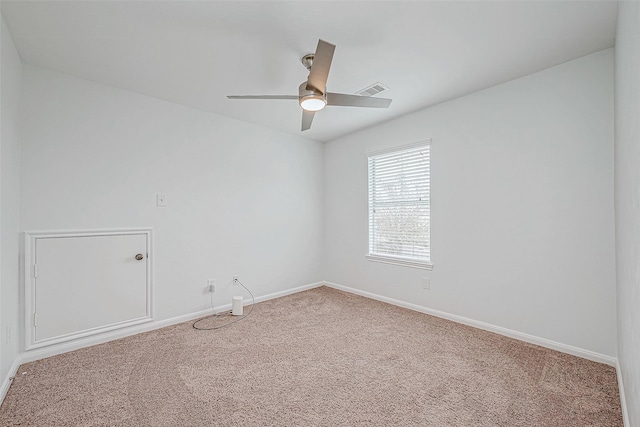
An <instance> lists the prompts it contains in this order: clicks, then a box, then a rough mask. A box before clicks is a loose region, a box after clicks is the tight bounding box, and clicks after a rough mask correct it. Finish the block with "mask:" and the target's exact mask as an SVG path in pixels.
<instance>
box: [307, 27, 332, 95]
mask: <svg viewBox="0 0 640 427" xmlns="http://www.w3.org/2000/svg"><path fill="white" fill-rule="evenodd" d="M335 50H336V46H335V45H332V44H331V43H327V42H326V41H324V40H318V47H317V48H316V53H315V55H314V57H313V64H312V65H311V72H310V73H309V79H308V80H307V90H313V89H316V90H318V91H320V92H321V93H324V92H325V90H326V89H327V78H328V77H329V68H331V61H332V60H333V52H334V51H335Z"/></svg>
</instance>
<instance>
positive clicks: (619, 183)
mask: <svg viewBox="0 0 640 427" xmlns="http://www.w3.org/2000/svg"><path fill="white" fill-rule="evenodd" d="M615 53H616V75H615V77H616V90H615V94H616V126H615V129H616V142H615V211H616V261H617V282H618V293H617V295H618V361H619V363H620V367H621V373H622V379H623V381H622V382H623V384H624V393H625V397H626V399H625V400H626V404H627V412H628V415H629V421H630V424H629V425H630V426H640V363H639V362H638V361H639V360H640V173H639V171H640V125H639V122H638V118H639V117H640V81H639V80H638V76H640V3H637V2H620V4H619V9H618V33H617V39H616V48H615Z"/></svg>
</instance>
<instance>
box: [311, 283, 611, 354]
mask: <svg viewBox="0 0 640 427" xmlns="http://www.w3.org/2000/svg"><path fill="white" fill-rule="evenodd" d="M324 285H325V286H328V287H330V288H334V289H338V290H341V291H345V292H349V293H352V294H356V295H360V296H363V297H367V298H371V299H375V300H378V301H382V302H386V303H389V304H393V305H397V306H399V307H403V308H408V309H410V310H414V311H418V312H420V313H425V314H429V315H431V316H436V317H440V318H442V319H447V320H451V321H453V322H456V323H462V324H464V325H468V326H472V327H474V328H478V329H483V330H485V331H489V332H494V333H496V334H499V335H504V336H506V337H509V338H515V339H517V340H520V341H524V342H528V343H530V344H535V345H539V346H541V347H545V348H550V349H552V350H557V351H560V352H562V353H568V354H571V355H573V356H578V357H582V358H584V359H589V360H593V361H594V362H599V363H604V364H606V365H609V366H616V363H617V361H618V359H616V358H615V357H611V356H607V355H604V354H600V353H596V352H594V351H590V350H585V349H581V348H578V347H574V346H570V345H567V344H562V343H559V342H556V341H551V340H548V339H546V338H540V337H536V336H534V335H529V334H525V333H523V332H518V331H514V330H511V329H507V328H503V327H501V326H496V325H492V324H490V323H484V322H480V321H477V320H473V319H468V318H466V317H462V316H458V315H455V314H450V313H446V312H444V311H439V310H434V309H431V308H427V307H423V306H421V305H417V304H412V303H408V302H404V301H400V300H396V299H393V298H389V297H385V296H382V295H377V294H374V293H371V292H367V291H362V290H360V289H355V288H350V287H348V286H343V285H338V284H337V283H331V282H324Z"/></svg>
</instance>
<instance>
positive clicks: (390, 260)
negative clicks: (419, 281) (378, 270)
mask: <svg viewBox="0 0 640 427" xmlns="http://www.w3.org/2000/svg"><path fill="white" fill-rule="evenodd" d="M366 258H367V259H368V260H369V261H374V262H382V263H385V264H395V265H402V266H405V267H412V268H420V269H422V270H433V264H430V263H428V262H425V261H416V260H412V259H408V258H397V257H392V256H386V255H377V254H369V255H366Z"/></svg>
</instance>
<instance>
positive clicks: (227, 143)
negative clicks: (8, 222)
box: [21, 64, 323, 320]
mask: <svg viewBox="0 0 640 427" xmlns="http://www.w3.org/2000/svg"><path fill="white" fill-rule="evenodd" d="M23 85H24V97H23V106H24V107H23V111H24V120H23V122H22V135H21V137H22V138H21V143H22V163H21V218H22V223H21V228H22V230H25V231H27V230H63V229H72V230H76V229H108V228H121V227H125V228H127V227H142V226H151V227H153V229H154V236H153V237H154V253H155V256H154V259H153V263H154V264H153V265H154V299H155V316H154V317H155V319H156V320H163V319H168V318H172V317H175V316H178V315H183V314H188V313H193V312H197V311H199V310H203V309H206V308H208V307H209V295H208V294H207V293H206V292H205V287H206V281H207V279H209V278H212V279H217V283H218V286H217V288H218V289H217V292H216V294H215V295H214V299H215V301H214V303H215V305H216V306H219V305H223V304H228V303H230V302H231V295H232V293H233V291H234V289H233V286H232V285H231V281H232V276H233V275H236V274H237V275H239V276H240V280H241V281H242V282H243V283H244V284H245V285H247V286H248V287H249V288H250V289H251V290H252V291H253V293H254V294H255V295H256V296H259V295H265V294H269V293H273V292H277V291H281V290H286V289H290V288H293V287H296V286H301V285H306V284H309V283H313V282H316V281H318V280H319V278H320V277H321V274H320V267H321V256H322V253H321V252H322V225H323V224H322V185H323V183H322V145H321V144H320V143H317V142H313V141H310V140H307V139H305V138H302V137H297V136H292V135H288V134H285V133H281V132H278V131H274V130H270V129H267V128H263V127H259V126H255V125H251V124H248V123H243V122H240V121H237V120H233V119H229V118H224V117H221V116H218V115H215V114H209V113H205V112H202V111H198V110H194V109H190V108H187V107H183V106H180V105H176V104H172V103H169V102H164V101H161V100H157V99H153V98H149V97H146V96H142V95H138V94H135V93H131V92H127V91H124V90H119V89H114V88H111V87H107V86H104V85H100V84H95V83H92V82H88V81H85V80H81V79H78V78H74V77H71V76H68V75H64V74H60V73H56V72H52V71H47V70H45V69H41V68H37V67H34V66H30V65H26V64H25V65H24V74H23ZM156 193H165V194H166V197H167V205H168V206H167V207H165V208H162V207H157V206H156ZM237 289H238V288H236V289H235V290H236V292H237Z"/></svg>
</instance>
